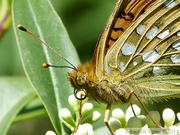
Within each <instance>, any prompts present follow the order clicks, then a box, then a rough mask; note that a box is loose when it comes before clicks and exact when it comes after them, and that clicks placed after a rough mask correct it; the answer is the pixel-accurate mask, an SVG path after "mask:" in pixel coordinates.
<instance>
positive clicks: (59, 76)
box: [12, 0, 79, 134]
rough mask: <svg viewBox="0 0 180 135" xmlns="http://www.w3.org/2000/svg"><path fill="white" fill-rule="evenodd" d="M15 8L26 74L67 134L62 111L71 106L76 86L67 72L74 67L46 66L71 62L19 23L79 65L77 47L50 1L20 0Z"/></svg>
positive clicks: (58, 127)
mask: <svg viewBox="0 0 180 135" xmlns="http://www.w3.org/2000/svg"><path fill="white" fill-rule="evenodd" d="M12 11H13V20H14V22H13V25H14V31H15V35H16V40H17V43H18V48H19V53H20V57H21V60H22V63H23V66H24V70H25V73H26V75H27V77H28V79H29V80H30V82H31V84H32V85H33V87H34V88H35V90H36V92H37V94H38V96H39V98H40V99H41V100H42V102H43V104H44V106H45V108H46V110H47V112H48V114H49V116H50V119H51V121H52V124H53V126H54V128H55V130H56V132H57V134H64V132H63V128H62V123H61V121H60V119H59V117H58V112H59V110H60V109H61V108H63V107H66V108H69V106H68V104H67V99H68V96H69V95H70V94H71V93H72V92H73V89H72V87H71V86H70V83H69V82H68V79H67V76H66V74H67V72H68V71H69V70H70V69H67V68H66V69H62V68H61V69H58V68H49V69H43V68H42V66H41V65H42V63H43V62H47V63H49V64H53V65H61V66H64V65H68V63H66V62H65V61H64V60H63V59H61V58H60V57H59V56H57V55H56V54H55V53H54V52H52V51H51V50H50V49H48V48H47V47H46V46H44V45H42V44H41V43H40V42H39V41H37V39H35V38H34V37H31V36H30V35H28V34H26V33H23V32H22V31H19V30H18V29H17V25H18V24H22V25H24V26H25V27H27V28H28V29H30V30H31V31H33V33H35V34H36V35H38V36H39V37H40V38H41V39H42V40H43V41H45V42H46V43H47V44H49V45H50V46H51V47H52V48H54V49H55V50H56V51H57V52H59V53H60V54H61V55H62V56H63V57H65V58H66V59H68V60H69V61H70V62H71V63H72V64H73V65H75V66H77V65H78V64H79V58H78V56H77V53H76V50H75V48H74V47H73V45H72V43H71V41H70V39H69V37H68V35H67V32H66V30H65V28H64V26H63V24H62V21H61V20H60V18H59V17H58V15H57V14H56V13H55V11H54V9H53V7H52V6H51V3H50V2H49V1H45V0H38V1H37V0H23V1H22V0H16V1H14V3H13V9H12ZM68 66H69V65H68Z"/></svg>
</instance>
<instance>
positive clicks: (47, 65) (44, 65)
mask: <svg viewBox="0 0 180 135" xmlns="http://www.w3.org/2000/svg"><path fill="white" fill-rule="evenodd" d="M49 66H50V65H49V64H47V63H43V64H42V67H43V68H48V67H49Z"/></svg>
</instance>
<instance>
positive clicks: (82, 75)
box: [68, 63, 97, 100]
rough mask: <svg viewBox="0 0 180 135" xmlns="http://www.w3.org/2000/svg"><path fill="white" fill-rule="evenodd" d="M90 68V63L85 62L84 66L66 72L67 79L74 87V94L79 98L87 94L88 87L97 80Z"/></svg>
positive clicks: (81, 98)
mask: <svg viewBox="0 0 180 135" xmlns="http://www.w3.org/2000/svg"><path fill="white" fill-rule="evenodd" d="M92 69H93V68H92V65H90V64H89V63H87V64H85V65H84V66H79V67H78V68H77V70H74V72H72V73H68V78H69V81H70V83H71V85H72V86H73V88H74V95H75V97H76V98H77V99H79V100H83V99H85V98H86V97H87V96H88V94H89V89H90V88H91V87H92V86H93V83H94V82H95V81H96V80H97V77H96V76H95V75H94V72H93V70H92Z"/></svg>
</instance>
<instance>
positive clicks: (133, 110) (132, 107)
mask: <svg viewBox="0 0 180 135" xmlns="http://www.w3.org/2000/svg"><path fill="white" fill-rule="evenodd" d="M130 105H131V109H132V112H133V114H134V116H136V113H135V111H134V108H133V105H132V102H130Z"/></svg>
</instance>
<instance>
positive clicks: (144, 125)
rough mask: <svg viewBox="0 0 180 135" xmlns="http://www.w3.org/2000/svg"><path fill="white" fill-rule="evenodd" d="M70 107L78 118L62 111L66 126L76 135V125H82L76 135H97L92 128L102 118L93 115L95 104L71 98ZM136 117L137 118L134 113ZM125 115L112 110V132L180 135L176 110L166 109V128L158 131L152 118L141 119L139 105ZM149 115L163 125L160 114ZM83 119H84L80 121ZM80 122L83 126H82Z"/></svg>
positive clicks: (142, 116) (98, 115)
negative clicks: (176, 120) (176, 121)
mask: <svg viewBox="0 0 180 135" xmlns="http://www.w3.org/2000/svg"><path fill="white" fill-rule="evenodd" d="M68 102H69V104H70V106H71V107H72V109H73V111H74V112H75V117H73V115H72V114H71V112H70V111H69V110H68V109H67V108H63V109H61V110H60V111H59V117H60V119H61V120H62V121H63V123H64V124H65V125H66V126H67V127H68V128H69V129H70V130H71V131H72V132H73V131H74V130H75V129H76V127H77V125H78V124H80V125H79V127H78V129H77V131H76V133H75V134H74V135H94V130H93V126H92V124H93V123H95V122H96V121H97V120H99V118H100V117H101V114H100V113H99V112H98V111H93V110H94V107H93V104H91V103H88V102H87V100H85V101H83V102H82V101H78V100H77V99H76V98H75V97H74V95H71V96H69V100H68ZM80 102H82V108H81V113H80ZM132 108H133V110H134V113H135V114H136V116H134V113H133V111H132ZM132 108H131V107H129V108H128V109H127V110H126V112H123V111H122V110H121V109H120V108H116V109H114V110H112V116H111V117H110V119H109V121H108V123H109V125H110V128H111V130H112V131H113V132H114V133H115V135H120V134H121V135H132V134H133V135H134V134H136V135H164V134H167V135H170V134H171V135H180V122H178V123H176V124H174V122H175V113H174V111H173V110H171V109H169V108H166V109H165V110H164V111H163V114H162V118H163V121H164V126H163V127H164V128H167V129H166V130H163V129H160V128H157V126H156V125H155V124H154V123H153V122H152V120H151V119H150V118H149V116H145V115H141V109H140V108H139V107H138V106H137V105H135V104H134V105H132ZM149 114H150V115H151V116H152V118H153V119H154V120H155V121H156V122H157V123H160V114H159V112H157V111H150V112H149ZM81 116H82V117H81ZM177 118H178V120H179V121H180V113H178V114H177ZM79 119H81V122H80V123H78V122H79ZM46 135H55V133H54V132H52V131H48V132H47V133H46Z"/></svg>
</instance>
